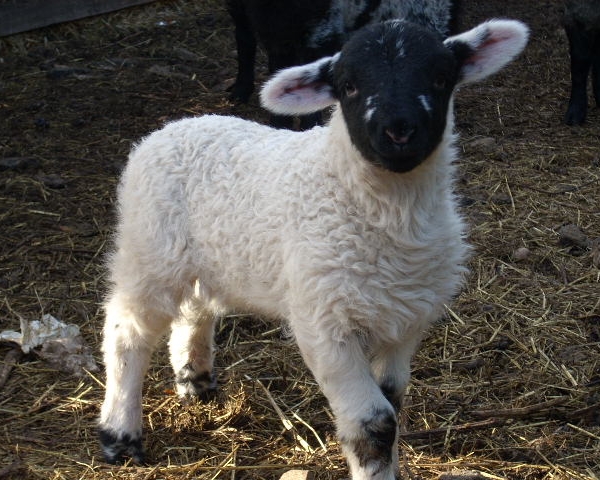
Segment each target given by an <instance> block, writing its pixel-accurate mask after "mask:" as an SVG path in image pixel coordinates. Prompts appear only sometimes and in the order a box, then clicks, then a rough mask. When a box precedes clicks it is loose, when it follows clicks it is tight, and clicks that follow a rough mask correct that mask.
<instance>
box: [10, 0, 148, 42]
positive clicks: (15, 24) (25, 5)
mask: <svg viewBox="0 0 600 480" xmlns="http://www.w3.org/2000/svg"><path fill="white" fill-rule="evenodd" d="M153 1H155V0H0V36H5V35H12V34H13V33H19V32H25V31H27V30H33V29H35V28H40V27H45V26H48V25H53V24H55V23H61V22H69V21H71V20H77V19H80V18H85V17H90V16H92V15H99V14H102V13H108V12H112V11H114V10H120V9H122V8H126V7H132V6H134V5H141V4H143V3H150V2H153Z"/></svg>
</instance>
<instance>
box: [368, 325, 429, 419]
mask: <svg viewBox="0 0 600 480" xmlns="http://www.w3.org/2000/svg"><path fill="white" fill-rule="evenodd" d="M421 337H422V334H421V333H420V332H418V331H415V332H407V335H406V338H405V340H404V342H402V343H397V344H396V343H395V344H390V345H387V346H380V348H378V349H377V351H376V352H374V354H373V356H372V358H371V368H372V370H373V374H374V375H375V379H376V381H377V384H378V385H379V387H380V388H381V391H382V392H383V395H384V396H385V398H387V399H388V400H389V401H390V403H391V404H392V405H393V407H394V409H395V410H396V412H399V411H400V409H401V408H402V404H403V401H404V392H405V390H406V387H407V386H408V382H409V381H410V362H411V359H412V357H413V355H414V353H415V351H416V350H417V348H418V346H419V344H420V343H421Z"/></svg>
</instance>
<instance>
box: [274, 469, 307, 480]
mask: <svg viewBox="0 0 600 480" xmlns="http://www.w3.org/2000/svg"><path fill="white" fill-rule="evenodd" d="M314 478H315V474H314V472H311V471H310V470H288V471H287V472H285V473H284V474H283V475H282V476H281V477H280V478H279V480H314Z"/></svg>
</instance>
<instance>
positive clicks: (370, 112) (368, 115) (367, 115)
mask: <svg viewBox="0 0 600 480" xmlns="http://www.w3.org/2000/svg"><path fill="white" fill-rule="evenodd" d="M374 113H375V107H372V108H367V111H366V112H365V121H366V122H368V121H369V120H371V117H372V116H373V114H374Z"/></svg>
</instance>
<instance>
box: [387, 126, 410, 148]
mask: <svg viewBox="0 0 600 480" xmlns="http://www.w3.org/2000/svg"><path fill="white" fill-rule="evenodd" d="M415 131H416V128H412V127H402V128H386V129H385V134H386V135H387V136H388V137H390V139H391V140H392V142H394V143H395V144H396V145H405V144H407V143H408V142H409V141H410V139H411V137H412V136H413V135H414V133H415Z"/></svg>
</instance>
